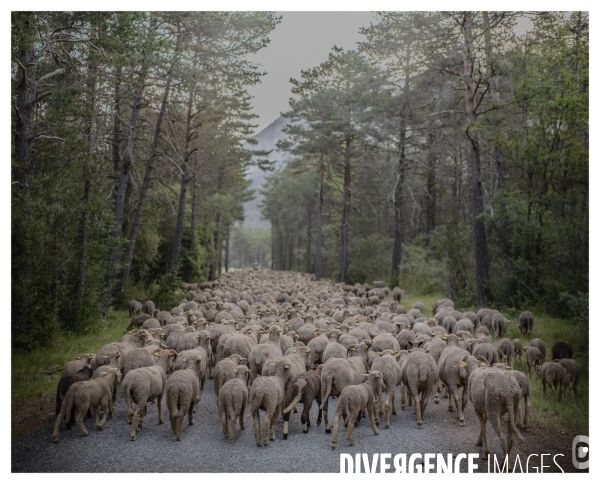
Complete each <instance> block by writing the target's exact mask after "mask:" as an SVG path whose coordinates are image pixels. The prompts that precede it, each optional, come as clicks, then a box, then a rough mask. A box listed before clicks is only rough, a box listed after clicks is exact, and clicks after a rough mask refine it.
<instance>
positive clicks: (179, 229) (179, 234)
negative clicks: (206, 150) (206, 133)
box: [169, 84, 196, 271]
mask: <svg viewBox="0 0 600 484" xmlns="http://www.w3.org/2000/svg"><path fill="white" fill-rule="evenodd" d="M195 92H196V85H195V84H194V85H192V86H191V89H190V95H189V98H188V112H187V123H186V130H185V150H184V157H183V170H182V171H183V173H182V174H181V190H180V192H179V210H178V212H177V226H176V228H175V241H174V243H173V253H172V254H171V265H170V267H169V271H174V270H175V269H176V268H177V265H178V264H179V254H180V252H181V239H182V238H183V219H184V217H185V203H186V195H187V178H188V171H189V158H190V155H191V154H192V153H191V151H190V150H191V146H192V122H193V120H194V115H193V114H192V113H193V109H194V97H195V96H194V94H195Z"/></svg>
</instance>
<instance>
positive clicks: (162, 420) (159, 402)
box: [156, 393, 165, 424]
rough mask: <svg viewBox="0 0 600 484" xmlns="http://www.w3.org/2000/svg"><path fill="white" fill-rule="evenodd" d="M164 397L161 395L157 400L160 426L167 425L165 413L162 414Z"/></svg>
mask: <svg viewBox="0 0 600 484" xmlns="http://www.w3.org/2000/svg"><path fill="white" fill-rule="evenodd" d="M162 397H163V394H162V393H159V395H158V397H157V400H156V406H157V407H158V423H159V424H164V423H165V419H164V418H163V412H162Z"/></svg>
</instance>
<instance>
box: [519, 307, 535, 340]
mask: <svg viewBox="0 0 600 484" xmlns="http://www.w3.org/2000/svg"><path fill="white" fill-rule="evenodd" d="M532 329H533V314H531V312H529V311H523V312H522V313H521V314H520V315H519V331H521V336H523V338H525V337H527V338H529V335H530V334H531V330H532Z"/></svg>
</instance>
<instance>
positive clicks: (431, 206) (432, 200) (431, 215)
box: [425, 132, 436, 247]
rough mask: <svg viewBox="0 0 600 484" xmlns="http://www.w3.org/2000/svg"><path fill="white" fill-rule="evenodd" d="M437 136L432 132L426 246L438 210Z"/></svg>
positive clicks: (429, 157)
mask: <svg viewBox="0 0 600 484" xmlns="http://www.w3.org/2000/svg"><path fill="white" fill-rule="evenodd" d="M434 138H435V136H434V135H433V133H431V132H430V136H429V146H430V149H429V152H428V154H427V203H426V220H425V247H429V243H430V240H429V239H430V236H431V232H433V229H434V228H435V212H436V192H435V179H436V177H435V171H436V163H435V154H434V153H433V149H432V147H433V145H434V142H435V139H434Z"/></svg>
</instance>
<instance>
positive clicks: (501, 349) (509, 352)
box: [498, 338, 515, 365]
mask: <svg viewBox="0 0 600 484" xmlns="http://www.w3.org/2000/svg"><path fill="white" fill-rule="evenodd" d="M514 353H515V348H514V346H513V344H512V341H511V340H510V339H508V338H502V339H501V340H500V341H499V342H498V356H499V357H500V361H501V362H502V363H505V362H506V363H507V364H508V365H512V361H513V357H514Z"/></svg>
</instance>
